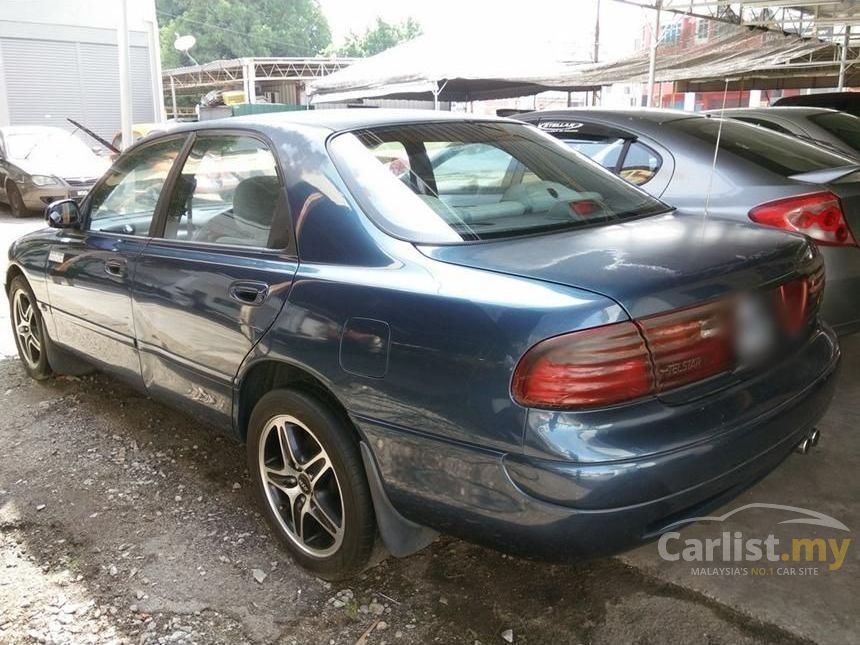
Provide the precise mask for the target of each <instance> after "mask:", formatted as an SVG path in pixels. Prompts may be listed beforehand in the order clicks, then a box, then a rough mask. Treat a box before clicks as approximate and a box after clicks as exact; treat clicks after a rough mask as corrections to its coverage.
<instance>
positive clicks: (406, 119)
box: [171, 108, 517, 132]
mask: <svg viewBox="0 0 860 645" xmlns="http://www.w3.org/2000/svg"><path fill="white" fill-rule="evenodd" d="M466 121H470V122H475V121H492V122H502V123H517V121H515V120H513V119H505V118H501V117H495V116H484V115H475V114H466V113H462V112H460V113H458V112H443V111H434V110H393V109H375V108H337V109H330V110H329V109H322V110H293V111H289V112H268V113H265V114H249V115H245V116H236V117H228V118H224V119H213V120H211V121H198V122H196V123H189V124H183V125H181V126H178V127H176V128H173V129H172V130H171V132H183V131H186V130H200V129H209V128H229V127H243V128H247V127H250V128H254V127H260V128H265V129H278V128H284V129H289V126H291V125H301V126H309V127H316V128H320V129H324V130H328V131H331V132H341V131H345V130H354V129H356V128H367V127H378V126H384V125H400V124H407V123H428V122H429V123H437V122H439V123H444V122H458V123H463V122H466Z"/></svg>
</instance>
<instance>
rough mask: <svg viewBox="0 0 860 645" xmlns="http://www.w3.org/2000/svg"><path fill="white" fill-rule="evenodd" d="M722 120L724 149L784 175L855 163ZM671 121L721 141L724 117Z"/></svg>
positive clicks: (790, 139) (677, 126) (704, 137)
mask: <svg viewBox="0 0 860 645" xmlns="http://www.w3.org/2000/svg"><path fill="white" fill-rule="evenodd" d="M722 123H723V128H722V133H721V134H720V150H721V151H723V150H725V151H726V152H730V153H732V154H734V155H737V156H738V157H741V158H742V159H746V160H747V161H751V162H752V163H754V164H757V165H759V166H762V167H764V168H767V169H768V170H770V171H771V172H775V173H776V174H778V175H782V176H783V177H788V176H790V175H797V174H799V173H803V172H811V171H813V170H824V169H826V168H838V167H839V166H847V165H850V164H852V163H854V162H853V161H852V160H851V159H850V158H848V157H843V156H842V155H839V154H836V153H833V152H828V151H827V150H824V149H822V148H819V147H818V146H814V145H811V144H809V143H804V142H803V141H801V140H799V139H795V138H794V137H790V136H787V135H784V134H779V133H777V132H773V131H771V130H767V129H765V128H760V127H757V126H754V125H749V124H748V123H741V122H739V121H734V120H730V119H723V120H722ZM671 125H672V126H673V127H674V128H675V129H676V130H680V131H682V132H684V133H686V134H689V135H691V136H693V137H696V138H697V139H700V140H702V141H705V142H706V143H707V144H708V145H709V146H713V145H715V144H716V142H717V132H718V131H719V128H720V119H718V118H708V117H690V118H686V119H677V120H675V121H672V122H671Z"/></svg>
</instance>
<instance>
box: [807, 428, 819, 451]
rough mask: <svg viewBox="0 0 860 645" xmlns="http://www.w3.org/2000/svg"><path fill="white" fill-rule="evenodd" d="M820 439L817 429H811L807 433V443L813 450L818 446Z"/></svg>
mask: <svg viewBox="0 0 860 645" xmlns="http://www.w3.org/2000/svg"><path fill="white" fill-rule="evenodd" d="M820 438H821V433H820V432H819V431H818V428H813V429H812V431H811V432H810V433H809V443H810V444H811V446H812V447H813V448H814V447H815V446H817V445H818V440H819V439H820Z"/></svg>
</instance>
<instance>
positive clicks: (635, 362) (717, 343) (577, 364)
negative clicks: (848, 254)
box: [511, 266, 824, 410]
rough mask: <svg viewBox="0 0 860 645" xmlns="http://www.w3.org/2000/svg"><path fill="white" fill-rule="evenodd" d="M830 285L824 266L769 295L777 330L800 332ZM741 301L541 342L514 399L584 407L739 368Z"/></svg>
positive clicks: (516, 382) (530, 354) (519, 370)
mask: <svg viewBox="0 0 860 645" xmlns="http://www.w3.org/2000/svg"><path fill="white" fill-rule="evenodd" d="M823 290H824V268H823V266H819V267H818V268H817V269H815V270H814V271H813V272H812V273H811V274H809V275H807V276H804V277H802V278H796V279H794V280H791V281H789V282H785V283H783V284H781V285H780V286H778V287H776V288H775V289H772V290H770V291H768V292H766V293H763V294H761V296H762V301H763V302H767V303H772V312H773V315H774V322H775V323H779V328H780V329H781V332H777V333H781V334H787V335H788V336H790V337H794V338H797V337H799V336H800V334H801V333H802V332H803V331H804V330H805V329H807V328H808V326H809V325H811V323H812V320H813V319H814V317H815V315H816V314H817V313H818V308H819V304H820V301H821V293H822V291H823ZM739 302H740V301H739V300H738V299H737V298H735V297H727V298H724V299H721V300H715V301H712V302H707V303H705V304H702V305H697V306H695V307H689V308H687V309H679V310H676V311H670V312H668V313H664V314H657V315H655V316H648V317H646V318H641V319H639V320H636V321H626V322H620V323H615V324H612V325H604V326H602V327H593V328H591V329H585V330H582V331H576V332H571V333H569V334H562V335H561V336H554V337H553V338H549V339H547V340H544V341H541V342H539V343H538V344H537V345H535V346H534V347H532V348H531V349H529V350H528V351H527V352H526V353H525V355H524V356H523V357H522V358H521V359H520V362H519V363H518V364H517V367H516V369H515V370H514V377H513V381H512V384H511V391H512V394H513V398H514V400H515V401H516V402H517V403H519V404H520V405H523V406H526V407H535V408H545V409H565V410H583V409H589V408H598V407H603V406H607V405H613V404H616V403H623V402H625V401H631V400H633V399H637V398H639V397H643V396H647V395H654V394H661V393H663V392H668V391H670V390H674V389H676V388H679V387H682V386H684V385H689V384H691V383H696V382H698V381H703V380H705V379H707V378H710V377H712V376H716V375H718V374H722V373H725V372H729V371H731V370H734V369H735V368H736V367H737V365H738V360H739V359H738V356H737V351H736V346H737V345H738V343H737V342H736V341H738V340H739V339H741V338H742V336H741V334H740V332H741V331H742V329H746V328H741V327H738V324H748V323H749V321H748V320H747V319H744V318H743V317H741V318H740V319H738V318H737V311H738V309H737V306H738V303H739ZM769 306H771V305H769ZM745 320H747V322H744V321H745ZM741 345H744V344H743V343H741ZM749 358H750V357H749V356H747V359H749Z"/></svg>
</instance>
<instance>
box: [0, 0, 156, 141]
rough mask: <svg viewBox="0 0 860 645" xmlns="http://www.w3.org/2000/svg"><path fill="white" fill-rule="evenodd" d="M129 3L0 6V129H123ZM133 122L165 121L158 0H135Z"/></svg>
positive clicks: (105, 132) (4, 0)
mask: <svg viewBox="0 0 860 645" xmlns="http://www.w3.org/2000/svg"><path fill="white" fill-rule="evenodd" d="M122 1H123V0H0V125H54V126H60V127H65V128H72V127H73V126H71V125H70V124H69V123H68V121H67V120H66V119H67V118H68V117H70V118H72V119H75V120H77V121H79V122H80V123H82V124H83V125H85V126H86V127H88V128H90V129H91V130H93V131H94V132H96V133H98V134H99V135H102V136H104V137H106V138H108V139H109V138H111V137H112V136H113V134H114V133H115V132H116V131H118V130H119V129H120V100H119V52H118V48H117V30H118V27H119V26H120V22H121V11H122ZM127 7H128V9H127V11H128V13H127V16H128V29H129V34H128V44H129V48H128V52H129V82H130V85H131V103H132V121H133V122H134V123H147V122H152V121H160V120H162V119H163V108H162V106H163V98H162V93H161V60H160V54H159V38H158V21H157V19H156V13H155V0H129V1H128V2H127Z"/></svg>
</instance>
